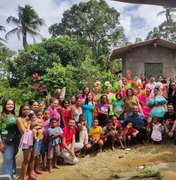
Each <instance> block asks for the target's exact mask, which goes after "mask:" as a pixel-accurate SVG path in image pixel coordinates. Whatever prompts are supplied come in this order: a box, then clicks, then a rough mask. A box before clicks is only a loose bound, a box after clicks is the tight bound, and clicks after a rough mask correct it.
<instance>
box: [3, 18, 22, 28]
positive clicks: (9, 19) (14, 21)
mask: <svg viewBox="0 0 176 180" xmlns="http://www.w3.org/2000/svg"><path fill="white" fill-rule="evenodd" d="M6 22H7V23H13V24H15V25H17V26H19V24H20V20H19V19H17V18H16V17H13V16H9V17H8V18H7V20H6Z"/></svg>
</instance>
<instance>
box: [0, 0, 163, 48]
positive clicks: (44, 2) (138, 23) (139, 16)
mask: <svg viewBox="0 0 176 180" xmlns="http://www.w3.org/2000/svg"><path fill="white" fill-rule="evenodd" d="M80 2H88V0H0V25H3V26H5V27H6V30H7V31H6V32H8V31H9V30H11V29H13V28H14V27H15V26H13V25H11V24H7V23H6V19H7V17H9V16H15V17H17V9H18V6H19V5H20V6H24V5H26V4H29V5H31V6H32V7H33V8H34V9H35V11H36V12H37V13H38V15H39V17H40V18H43V19H44V20H45V24H46V25H45V26H43V27H41V28H40V34H41V35H42V36H43V37H46V38H49V37H51V35H50V34H49V33H48V27H49V26H50V25H52V24H54V23H59V22H60V21H61V19H62V17H63V12H64V11H65V10H68V9H70V8H71V7H72V5H73V4H78V3H80ZM106 2H107V3H108V4H109V6H110V7H114V8H115V9H117V11H118V12H120V24H121V25H122V26H123V27H124V30H125V35H126V36H127V38H128V39H129V41H130V42H132V43H133V42H134V41H135V39H136V38H137V37H139V38H142V39H143V40H144V39H145V37H146V35H147V34H148V32H149V31H151V30H152V29H153V28H154V27H156V26H158V25H159V24H161V22H163V21H164V20H165V17H164V15H162V16H157V13H158V12H160V11H162V10H163V8H162V7H161V6H152V5H136V4H128V3H121V2H117V1H111V0H106ZM4 36H5V33H4V32H0V37H1V38H4ZM29 42H32V41H31V40H29ZM38 42H40V40H39V39H38ZM7 46H8V47H9V48H10V49H12V50H15V51H17V50H19V49H23V47H22V42H20V41H19V40H18V39H17V37H16V35H14V36H11V37H10V38H9V40H8V44H7Z"/></svg>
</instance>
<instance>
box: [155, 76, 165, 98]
mask: <svg viewBox="0 0 176 180" xmlns="http://www.w3.org/2000/svg"><path fill="white" fill-rule="evenodd" d="M156 87H158V88H159V90H160V94H161V95H162V96H164V97H166V86H165V85H164V84H163V76H161V75H160V76H158V82H157V84H156Z"/></svg>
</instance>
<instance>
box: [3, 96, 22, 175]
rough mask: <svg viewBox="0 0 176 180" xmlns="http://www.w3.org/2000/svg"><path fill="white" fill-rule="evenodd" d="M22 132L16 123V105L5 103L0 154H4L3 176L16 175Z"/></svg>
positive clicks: (10, 101)
mask: <svg viewBox="0 0 176 180" xmlns="http://www.w3.org/2000/svg"><path fill="white" fill-rule="evenodd" d="M20 138H21V135H20V132H19V129H18V126H17V123H16V115H15V103H14V101H13V100H12V99H8V100H6V101H5V102H4V103H3V107H2V113H1V114H0V152H1V153H2V157H3V163H2V174H3V175H5V174H6V175H7V174H8V175H10V176H11V178H13V175H14V174H16V159H15V158H16V155H17V153H18V146H19V142H20Z"/></svg>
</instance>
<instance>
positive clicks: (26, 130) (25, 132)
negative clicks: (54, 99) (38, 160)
mask: <svg viewBox="0 0 176 180" xmlns="http://www.w3.org/2000/svg"><path fill="white" fill-rule="evenodd" d="M29 112H30V107H29V105H28V104H23V105H22V106H21V107H20V110H19V117H18V118H17V124H18V127H19V130H20V132H21V134H22V138H21V141H20V148H21V149H22V150H23V163H22V171H21V172H22V180H26V179H27V170H28V168H29V179H36V174H35V173H34V160H35V154H36V148H34V147H33V134H32V131H31V130H30V123H29V118H28V114H29ZM24 141H26V142H25V143H24Z"/></svg>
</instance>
